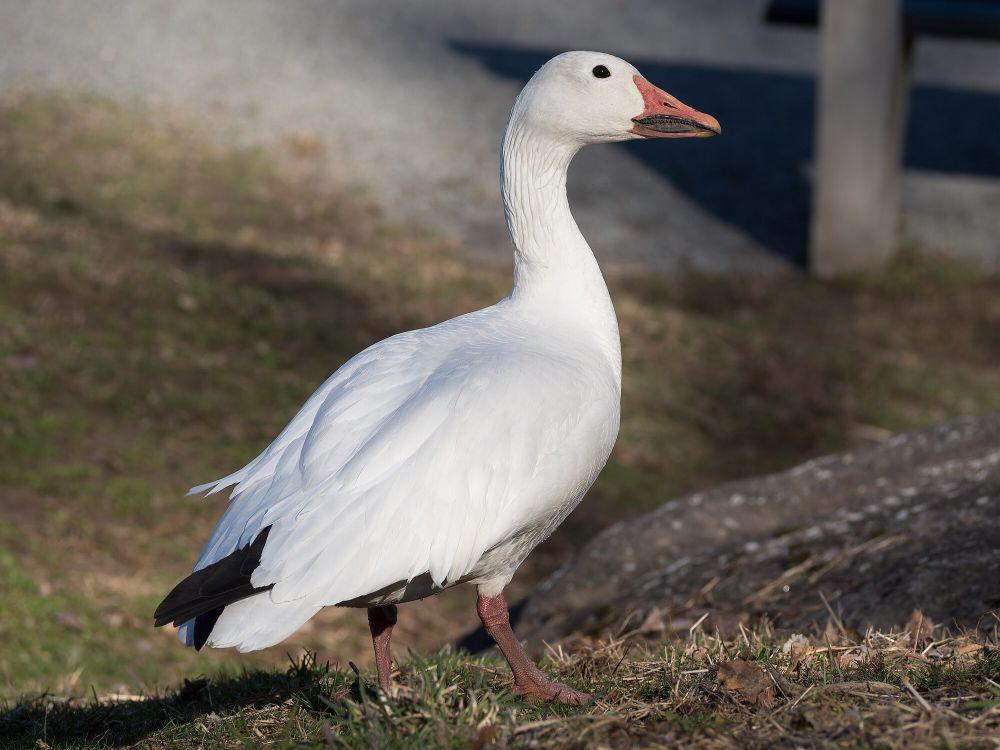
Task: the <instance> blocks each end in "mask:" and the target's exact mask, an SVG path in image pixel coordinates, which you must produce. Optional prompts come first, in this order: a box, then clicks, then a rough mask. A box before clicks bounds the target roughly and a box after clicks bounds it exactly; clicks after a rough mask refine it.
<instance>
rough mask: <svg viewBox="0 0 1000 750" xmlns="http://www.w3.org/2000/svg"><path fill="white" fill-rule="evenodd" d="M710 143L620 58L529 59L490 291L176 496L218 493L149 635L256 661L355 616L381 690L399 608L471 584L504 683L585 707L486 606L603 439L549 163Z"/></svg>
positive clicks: (584, 303)
mask: <svg viewBox="0 0 1000 750" xmlns="http://www.w3.org/2000/svg"><path fill="white" fill-rule="evenodd" d="M718 132H720V130H719V124H718V122H717V121H716V120H715V119H714V118H713V117H710V116H709V115H705V114H702V113H701V112H697V111H695V110H693V109H691V108H690V107H688V106H686V105H684V104H682V103H681V102H679V101H678V100H677V99H675V98H674V97H672V96H671V95H670V94H667V93H666V92H664V91H662V90H660V89H658V88H656V87H655V86H653V85H652V84H651V83H649V82H648V81H647V80H646V79H645V78H643V77H642V76H641V75H640V74H639V72H638V71H637V70H636V69H635V68H634V67H633V66H632V65H630V64H629V63H627V62H625V61H624V60H620V59H619V58H617V57H612V56H611V55H605V54H600V53H595V52H567V53H565V54H562V55H559V56H557V57H555V58H553V59H552V60H550V61H549V62H548V63H546V64H545V65H544V66H543V67H542V68H541V69H540V70H539V71H538V72H537V73H535V75H534V76H533V77H532V78H531V80H530V81H529V82H528V84H527V85H526V86H525V87H524V90H523V91H522V92H521V94H520V96H518V98H517V100H516V102H515V103H514V107H513V109H512V110H511V113H510V120H509V122H508V124H507V130H506V133H505V135H504V138H503V146H502V150H501V188H502V196H503V206H504V213H505V216H506V219H507V226H508V229H509V231H510V236H511V240H512V241H513V244H514V283H513V287H512V288H511V290H510V293H509V294H508V296H507V297H506V298H504V299H503V300H501V301H500V302H498V303H497V304H495V305H493V306H492V307H487V308H485V309H483V310H479V311H477V312H473V313H469V314H467V315H462V316H459V317H457V318H454V319H452V320H448V321H445V322H444V323H440V324H438V325H436V326H432V327H430V328H425V329H422V330H417V331H408V332H406V333H400V334H398V335H396V336H392V337H391V338H388V339H386V340H385V341H380V342H379V343H377V344H374V345H373V346H371V347H369V348H368V349H365V350H364V351H363V352H361V353H360V354H358V355H357V356H355V357H354V358H353V359H351V360H350V361H348V362H347V363H346V364H345V365H343V366H342V367H341V368H340V369H339V370H337V371H336V372H335V373H334V374H333V375H332V376H331V377H330V378H329V379H328V380H327V381H326V382H325V383H324V384H323V385H322V386H320V388H319V390H317V391H316V392H315V393H314V394H313V395H312V396H311V397H310V398H309V400H308V401H307V402H306V403H305V405H304V406H303V407H302V409H301V410H300V411H299V412H298V414H296V415H295V416H294V417H293V418H292V420H291V422H289V424H288V426H287V427H285V429H284V430H283V431H282V432H281V434H280V435H278V437H277V438H276V439H275V440H274V442H273V443H271V445H269V446H268V447H267V449H265V450H264V452H263V453H261V454H260V455H259V456H257V458H255V459H254V460H253V461H251V462H250V463H249V464H247V465H246V466H245V467H244V468H242V469H240V470H239V471H237V472H235V473H233V474H230V475H229V476H227V477H224V478H223V479H219V480H217V481H214V482H210V483H208V484H203V485H200V486H198V487H195V488H194V489H192V490H191V493H202V492H205V491H207V492H208V493H209V494H211V493H213V492H218V491H220V490H223V489H226V488H232V490H231V495H230V498H231V502H230V504H229V506H228V507H227V509H226V511H225V513H224V514H223V516H222V518H221V520H220V521H219V523H218V525H217V526H216V527H215V530H214V532H213V533H212V535H211V538H210V539H209V540H208V543H207V544H206V545H205V549H204V551H203V552H202V554H201V558H200V559H199V560H198V563H197V565H195V568H194V572H193V573H192V574H191V575H190V576H188V577H187V578H186V579H184V580H183V581H181V582H180V583H179V584H178V585H177V586H176V587H175V588H174V589H173V590H172V591H171V592H170V594H169V595H168V596H167V597H166V598H165V599H164V600H163V603H162V604H160V606H159V607H158V608H157V610H156V613H155V622H156V625H157V626H160V625H164V624H166V623H168V622H170V623H173V624H175V625H179V626H180V631H179V632H180V637H181V640H182V641H183V642H184V643H186V644H188V645H191V646H194V647H195V648H197V649H200V648H201V647H202V646H203V645H205V644H208V645H210V646H213V647H216V648H224V647H236V648H237V649H239V650H240V651H252V650H255V649H261V648H264V647H266V646H271V645H273V644H275V643H278V642H279V641H281V640H283V639H284V638H287V637H288V636H289V635H291V634H292V633H294V632H295V631H296V630H297V629H298V628H299V627H300V626H301V625H302V624H303V623H305V622H306V621H307V620H308V619H309V618H311V617H312V616H313V615H315V614H316V613H317V612H318V611H319V610H320V609H321V608H323V607H326V606H331V605H337V606H346V607H366V608H367V609H368V621H369V625H370V627H371V633H372V639H373V641H374V647H375V657H376V666H377V669H378V679H379V683H380V685H381V687H382V688H383V689H385V690H386V691H388V689H389V687H390V672H391V661H390V653H389V638H390V635H391V633H392V628H393V625H394V624H395V622H396V606H395V605H396V604H398V603H400V602H407V601H413V600H415V599H421V598H423V597H426V596H429V595H431V594H434V593H437V592H439V591H441V590H442V589H445V588H447V587H449V586H454V585H456V584H459V583H472V584H475V585H476V586H477V587H478V602H477V611H478V613H479V616H480V618H481V619H482V622H483V625H484V626H485V629H486V631H487V632H488V633H489V634H490V635H491V636H492V637H493V638H494V640H495V641H496V643H497V645H498V646H499V647H500V650H501V652H502V653H503V655H504V656H505V657H506V659H507V661H508V663H509V664H510V668H511V671H512V672H513V676H514V691H515V692H516V693H517V694H519V695H522V696H525V697H528V698H531V699H539V700H558V701H562V702H567V703H582V702H584V701H586V700H588V699H589V696H587V695H586V694H584V693H581V692H579V691H577V690H574V689H572V688H570V687H567V686H565V685H561V684H558V683H555V682H553V681H551V680H549V679H548V678H547V677H546V676H545V674H544V673H543V672H542V671H541V670H540V669H539V668H538V667H537V666H536V665H535V664H534V663H533V662H532V661H531V660H530V658H529V657H528V655H527V654H526V653H525V651H524V649H523V648H522V646H521V644H520V643H519V642H518V640H517V639H516V637H515V636H514V633H513V632H512V630H511V627H510V623H509V619H508V613H507V603H506V602H505V601H504V596H503V589H504V586H506V584H507V583H508V582H509V581H510V579H511V577H512V576H513V575H514V571H515V570H517V568H518V566H519V565H520V564H521V562H522V561H523V560H524V558H525V557H526V556H527V555H528V553H529V552H530V551H531V550H532V549H533V548H534V547H535V546H536V545H537V544H538V543H539V542H541V541H542V540H543V539H545V538H546V537H547V536H548V535H549V534H551V533H552V531H553V530H554V529H555V528H556V527H557V526H558V525H559V524H560V523H561V522H562V520H563V519H564V518H566V516H567V514H569V512H570V511H571V510H573V508H574V507H575V506H576V505H577V503H579V502H580V500H581V498H582V497H583V495H584V493H585V492H586V491H587V489H588V488H589V487H590V486H591V484H593V482H594V480H595V479H596V478H597V475H598V473H599V472H600V471H601V469H602V468H603V467H604V464H605V463H606V461H607V459H608V455H609V454H610V453H611V448H612V445H613V444H614V442H615V438H616V437H617V434H618V422H619V405H620V398H621V348H620V342H619V338H618V322H617V319H616V318H615V312H614V308H613V307H612V304H611V298H610V296H609V295H608V289H607V287H606V285H605V283H604V278H603V277H602V275H601V271H600V269H599V268H598V265H597V261H596V260H595V258H594V255H593V253H592V252H591V250H590V247H589V246H588V245H587V242H586V240H585V239H584V238H583V235H582V234H580V230H579V229H578V228H577V225H576V222H574V221H573V217H572V215H571V214H570V210H569V204H568V202H567V198H566V170H567V168H568V166H569V163H570V160H571V159H572V158H573V155H574V154H575V153H576V152H577V151H578V150H579V149H580V148H581V147H583V146H585V145H588V144H591V143H606V142H613V141H625V140H629V139H634V138H683V137H691V136H695V137H697V136H708V135H713V134H715V133H718Z"/></svg>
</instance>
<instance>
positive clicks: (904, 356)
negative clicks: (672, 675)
mask: <svg viewBox="0 0 1000 750" xmlns="http://www.w3.org/2000/svg"><path fill="white" fill-rule="evenodd" d="M302 142H303V140H302V139H301V138H300V139H298V140H294V141H291V142H289V143H285V144H278V145H276V146H275V147H274V148H273V149H270V150H261V149H233V148H228V147H221V146H219V145H216V144H217V140H210V139H208V138H206V137H204V136H203V135H202V134H201V133H200V132H199V131H198V130H197V129H196V128H194V127H193V126H191V125H189V124H187V123H185V122H183V121H179V120H177V119H176V118H174V117H173V116H172V115H171V114H170V113H169V112H164V111H162V110H156V109H148V108H142V107H132V106H123V105H118V104H113V103H110V102H107V101H104V100H101V99H98V98H79V97H74V98H66V97H59V96H16V97H15V96H7V97H4V98H0V394H2V398H0V591H3V597H4V600H3V611H2V614H0V642H3V643H4V645H5V648H4V649H3V650H2V651H0V696H6V697H8V698H10V699H12V700H19V699H20V697H21V696H23V695H25V694H28V693H39V692H47V693H49V694H51V695H54V696H58V697H59V699H60V700H61V699H62V698H67V699H68V698H72V699H73V700H75V701H77V700H83V699H84V698H85V696H87V695H91V694H92V693H94V692H96V693H97V694H98V695H106V694H110V693H136V692H143V691H144V692H147V693H152V692H154V691H156V690H158V689H160V687H162V686H163V685H166V684H171V683H179V682H181V680H182V679H184V678H185V677H190V676H191V675H195V674H199V673H201V672H206V671H207V672H214V671H215V670H219V669H226V670H234V669H237V670H238V669H243V668H246V669H248V670H255V669H268V668H271V667H273V666H274V665H275V664H280V663H283V662H284V661H285V660H286V656H285V649H286V648H292V649H293V650H294V651H293V654H294V656H295V658H301V655H302V654H303V653H304V650H305V649H311V650H314V651H316V652H318V653H320V654H322V655H323V656H324V657H329V658H335V659H347V658H356V659H362V658H364V657H365V656H366V655H367V651H368V646H367V636H366V632H365V627H364V618H363V616H360V615H359V614H358V613H355V612H344V611H334V612H329V613H324V614H323V615H322V616H321V617H319V618H317V619H316V620H315V621H314V622H313V623H312V624H311V625H310V626H309V627H307V628H306V629H304V630H303V631H301V632H300V633H299V634H297V635H296V637H295V639H294V641H290V642H289V643H290V645H289V646H288V647H279V648H276V649H271V650H269V651H266V652H263V653H260V654H255V655H248V656H238V655H235V654H230V653H228V652H214V653H211V654H200V655H196V654H194V653H193V652H191V651H189V650H185V649H181V648H179V647H178V645H177V644H176V641H174V640H173V638H172V636H171V634H170V633H169V632H165V631H154V630H152V629H151V628H150V613H151V611H152V609H153V608H154V606H155V604H156V602H157V601H158V599H159V598H160V597H161V596H162V595H163V593H164V592H165V591H167V590H168V589H169V587H170V586H171V585H172V584H173V583H174V582H175V581H176V580H177V579H178V578H179V577H181V576H182V575H183V574H184V573H185V572H186V571H187V570H189V567H190V565H191V562H192V560H193V559H194V557H195V555H196V552H197V550H198V549H199V548H200V545H201V543H203V541H204V539H205V537H206V535H207V533H208V530H209V529H210V527H211V525H212V523H213V522H214V520H215V518H216V517H217V516H218V514H219V512H220V509H221V501H218V500H213V501H209V502H204V501H200V500H193V499H185V498H184V497H183V492H184V490H185V489H186V488H187V487H189V486H190V485H192V484H195V483H198V482H201V481H206V480H208V479H211V478H214V477H217V476H220V475H221V474H223V473H225V472H227V471H230V470H232V469H234V468H237V467H239V466H241V465H243V463H245V462H246V461H247V460H248V459H249V458H251V457H253V456H254V455H256V453H257V452H259V450H260V449H261V448H262V447H263V446H264V445H266V444H267V442H268V440H269V439H270V438H271V437H273V436H274V435H275V434H276V433H277V431H278V430H279V429H280V428H281V427H282V426H283V425H284V424H285V422H286V421H287V419H288V418H289V417H290V416H291V415H292V414H293V413H294V411H295V410H296V408H297V407H298V406H299V405H300V404H301V403H302V401H303V400H304V399H305V398H306V397H307V396H308V394H309V393H311V392H312V391H313V389H315V387H316V386H317V385H318V384H319V383H321V382H322V381H323V380H324V379H325V378H326V377H327V376H328V374H329V373H330V372H332V371H333V370H334V369H336V367H337V366H338V365H340V364H341V363H342V362H343V361H345V360H346V359H347V358H348V357H349V356H351V355H352V354H354V353H355V352H356V351H358V350H360V349H361V348H363V347H364V346H366V345H367V344H369V343H371V342H372V341H375V340H378V339H380V338H383V337H385V336H386V335H389V334H391V333H393V332H396V331H399V330H402V329H407V328H412V327H416V326H422V325H428V324H431V323H434V322H436V321H439V320H441V319H443V318H446V317H448V316H451V315H455V314H458V313H461V312H465V311H468V310H471V309H475V308H477V307H481V306H483V305H485V304H489V303H491V302H493V301H495V300H496V299H498V298H499V297H501V296H502V295H503V294H504V293H505V292H506V290H507V286H508V284H509V271H508V269H506V268H503V267H497V268H493V267H485V266H482V265H476V264H472V263H470V262H467V261H466V260H464V259H463V257H462V255H461V254H460V253H459V252H458V248H456V247H454V246H452V245H450V244H449V243H448V242H446V241H444V240H441V239H439V238H435V237H431V236H421V235H417V236H415V235H413V233H411V232H408V231H403V230H401V229H400V228H396V227H393V226H391V225H388V224H386V222H385V221H383V220H382V218H381V217H380V216H379V214H378V212H377V211H375V210H374V209H373V208H372V206H371V205H370V203H369V202H368V201H367V200H366V199H365V198H364V197H363V191H359V190H357V189H355V188H353V187H351V186H347V187H344V188H342V189H335V188H331V187H330V186H328V185H325V184H324V183H322V182H321V181H320V180H319V179H318V177H317V175H316V174H315V170H314V167H313V166H312V164H313V161H312V160H313V157H314V156H315V154H314V149H311V148H310V149H304V148H302ZM359 195H361V196H362V197H358V196H359ZM498 220H499V218H498ZM608 277H609V284H610V286H611V289H612V295H613V297H614V299H615V304H616V307H617V309H618V313H619V318H620V322H621V330H622V339H623V347H624V359H625V383H624V406H623V408H624V414H623V423H622V431H621V437H620V440H619V443H618V446H617V447H616V450H615V453H614V455H613V456H612V459H611V462H610V463H609V465H608V467H607V469H606V470H605V472H604V473H603V474H602V476H601V478H600V480H599V481H598V483H597V485H596V486H595V488H594V489H593V490H592V492H591V493H590V495H589V496H588V498H587V499H586V501H585V503H584V505H583V506H582V507H581V508H580V509H579V510H578V511H577V512H576V513H575V514H573V516H571V518H570V519H569V520H568V521H567V523H566V524H564V526H563V528H562V529H561V530H560V532H559V533H558V534H557V535H556V536H555V537H554V538H553V539H552V540H551V541H550V542H548V543H546V545H543V547H541V548H540V549H539V550H537V551H536V552H535V553H534V555H533V556H532V557H531V558H530V560H529V563H528V564H527V565H526V566H525V567H524V568H523V569H522V572H521V574H520V575H519V576H518V578H517V579H516V581H515V587H514V591H513V594H514V595H516V594H517V593H518V592H519V591H520V592H521V593H524V592H526V591H527V590H529V589H530V585H531V583H532V581H534V580H537V578H538V576H540V575H542V574H544V573H545V572H547V571H548V570H551V569H552V568H553V567H554V566H555V565H556V564H558V563H559V562H560V561H561V560H562V559H563V558H564V556H565V555H566V554H567V552H568V551H569V550H571V549H572V548H573V547H575V546H576V545H577V544H578V543H579V541H580V540H581V539H583V538H586V537H587V536H589V535H590V534H592V533H593V532H594V531H596V530H597V529H599V528H602V527H603V526H605V525H607V524H608V523H610V522H612V521H615V520H619V519H621V518H623V517H627V516H630V515H635V514H637V513H640V512H643V511H645V510H648V509H650V508H652V507H655V506H657V505H659V504H660V503H662V502H664V501H666V500H668V499H669V498H671V497H672V496H674V495H676V494H678V493H680V492H683V491H686V490H691V489H695V488H700V487H705V486H708V485H710V484H715V483H718V482H721V481H724V480H727V479H731V478H735V477H738V476H744V475H748V474H754V473H760V472H764V471H769V470H772V469H777V468H782V467H786V466H789V465H791V464H793V463H795V462H798V461H800V460H802V459H805V458H808V457H811V456H814V455H816V454H819V453H824V452H828V451H832V450H837V449H841V448H844V447H847V446H850V445H854V444H857V443H858V442H863V441H867V440H872V439H879V438H880V437H882V436H885V435H887V434H889V433H890V432H893V431H896V430H900V429H904V428H909V427H913V426H916V425H920V424H924V423H927V422H931V421H935V420H939V419H944V418H948V417H953V416H957V415H960V414H972V413H978V412H982V411H986V410H992V409H998V408H1000V367H998V365H1000V279H998V278H996V277H991V276H987V275H984V274H981V273H979V272H977V271H975V270H973V269H969V268H965V267H961V266H956V265H951V264H947V263H944V262H941V261H930V260H925V259H923V258H921V257H920V256H919V255H918V254H916V253H908V254H906V255H904V257H902V258H901V259H900V261H899V262H898V263H896V264H895V265H894V266H893V267H892V268H890V269H889V270H888V271H886V272H884V273H880V274H874V275H869V276H859V277H856V278H850V279H844V280H842V281H839V282H836V283H821V282H817V281H813V280H809V279H806V278H804V277H802V276H800V275H798V274H795V273H788V274H785V275H778V276H770V277H766V278H754V279H717V278H716V279H709V278H702V277H697V276H687V277H683V278H681V277H675V278H661V277H657V276H651V275H644V276H636V275H628V274H621V273H617V272H615V271H614V270H613V269H611V270H610V271H609V273H608ZM518 587H519V588H518ZM474 621H475V615H474V611H473V607H472V602H471V595H470V594H469V593H468V592H462V591H458V592H454V593H449V594H447V595H445V596H442V597H438V598H435V599H432V600H429V601H427V602H424V603H420V604H417V605H412V606H408V607H406V608H404V610H403V613H402V617H401V621H400V625H399V628H398V630H399V637H398V640H399V642H400V643H401V644H402V645H403V646H411V647H413V648H414V649H416V650H417V651H420V652H429V651H432V650H433V649H434V648H437V647H439V646H441V644H443V643H446V642H448V641H449V640H450V639H452V638H453V637H455V636H456V635H458V634H459V633H461V632H462V631H463V630H464V629H466V628H467V627H469V626H471V625H472V624H473V623H474ZM441 658H444V657H441ZM449 658H450V657H449ZM448 663H449V664H451V663H452V662H448ZM449 669H450V668H449ZM455 669H458V666H455ZM469 669H471V670H472V672H470V673H469V674H473V673H474V672H475V668H473V667H469ZM253 674H257V675H258V677H256V678H254V679H261V680H265V681H266V680H271V679H274V680H277V679H278V678H277V677H273V678H272V677H265V676H260V675H261V674H262V673H253ZM310 674H313V672H310ZM316 674H318V673H316ZM449 674H452V673H451V672H449ZM233 679H234V680H237V683H238V679H237V678H233ZM247 679H249V678H247ZM282 679H283V678H282ZM317 679H318V678H317ZM324 679H327V678H326V677H324ZM328 679H329V680H333V681H334V682H335V681H336V680H337V679H342V678H339V677H338V678H335V677H328ZM344 679H346V678H344ZM468 679H473V678H472V677H468ZM331 684H332V683H331ZM234 689H239V684H235V686H234ZM449 695H451V694H450V693H449ZM198 700H202V698H198ZM449 700H451V698H449ZM454 700H458V698H454ZM39 705H41V704H39ZM45 705H49V706H52V707H56V706H63V705H64V704H62V703H60V702H59V701H56V700H55V699H54V698H52V699H46V702H45ZM67 705H71V706H78V705H80V704H77V703H71V704H67ZM53 710H55V709H54V708H53ZM60 710H61V709H60ZM669 710H671V711H675V712H678V711H679V712H678V716H679V717H682V718H683V721H685V722H686V721H695V722H697V721H699V720H697V719H692V718H691V717H690V716H689V715H688V714H686V713H684V712H683V711H681V710H679V709H677V707H674V708H671V709H669ZM678 721H681V719H680V718H679V719H678ZM53 731H55V730H53ZM520 736H521V735H518V737H520Z"/></svg>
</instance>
